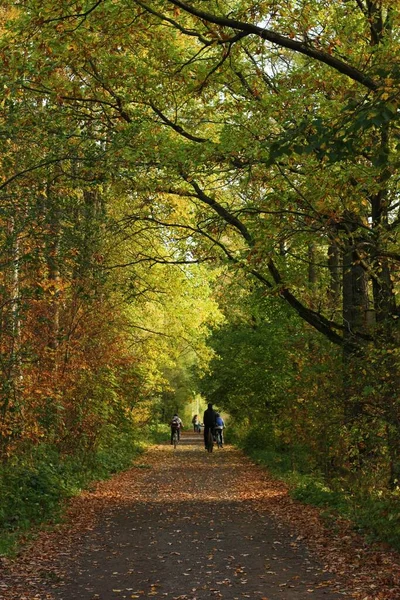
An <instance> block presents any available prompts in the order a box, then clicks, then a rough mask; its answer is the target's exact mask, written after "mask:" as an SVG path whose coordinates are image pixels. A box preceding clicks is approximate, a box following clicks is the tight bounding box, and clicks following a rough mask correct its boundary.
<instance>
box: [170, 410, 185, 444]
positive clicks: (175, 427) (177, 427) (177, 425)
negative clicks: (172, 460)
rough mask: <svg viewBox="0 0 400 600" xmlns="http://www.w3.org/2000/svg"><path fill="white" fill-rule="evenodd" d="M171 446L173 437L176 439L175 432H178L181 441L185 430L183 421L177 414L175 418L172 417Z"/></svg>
mask: <svg viewBox="0 0 400 600" xmlns="http://www.w3.org/2000/svg"><path fill="white" fill-rule="evenodd" d="M170 426H171V444H173V443H174V442H173V439H172V438H173V437H174V432H175V431H177V432H178V440H180V439H181V429H183V423H182V420H181V419H180V417H178V415H177V413H175V414H174V416H173V417H172V420H171V423H170Z"/></svg>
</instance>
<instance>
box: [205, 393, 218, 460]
mask: <svg viewBox="0 0 400 600" xmlns="http://www.w3.org/2000/svg"><path fill="white" fill-rule="evenodd" d="M216 414H217V413H216V412H215V410H214V409H213V405H212V404H211V402H210V403H209V404H208V405H207V410H205V411H204V415H203V423H204V446H205V449H206V450H207V439H208V432H209V431H210V429H211V433H212V434H213V435H214V429H215V421H216Z"/></svg>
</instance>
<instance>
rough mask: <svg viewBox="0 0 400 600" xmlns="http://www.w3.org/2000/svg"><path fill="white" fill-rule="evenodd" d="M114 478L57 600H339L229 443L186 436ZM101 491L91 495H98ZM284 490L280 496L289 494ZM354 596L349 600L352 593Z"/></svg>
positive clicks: (271, 493) (274, 492)
mask: <svg viewBox="0 0 400 600" xmlns="http://www.w3.org/2000/svg"><path fill="white" fill-rule="evenodd" d="M141 460H142V462H141V463H139V464H138V465H137V466H136V467H133V468H132V469H130V470H129V471H127V472H125V473H124V474H121V475H119V476H117V477H116V478H114V481H115V485H116V486H117V487H118V495H117V498H114V499H113V501H112V502H111V503H110V504H109V505H107V506H106V508H105V509H104V510H103V511H102V514H101V519H99V520H98V522H97V525H96V526H95V527H94V528H93V530H91V531H89V532H87V533H86V534H85V535H84V536H82V537H81V540H80V544H79V547H78V545H77V547H76V551H75V553H76V556H75V558H74V560H69V561H67V564H66V565H64V569H65V571H66V579H65V582H64V583H59V584H55V585H54V586H53V587H52V590H51V593H52V595H53V596H54V598H56V599H57V600H78V599H79V600H117V599H119V598H121V599H122V598H129V599H131V598H150V597H151V598H155V599H160V598H167V599H177V598H179V600H205V599H209V598H216V599H223V600H225V599H226V600H228V599H229V600H236V599H238V600H239V599H240V600H241V599H244V598H253V599H254V600H275V599H281V600H303V599H304V600H305V599H306V598H307V599H308V600H309V599H310V598H311V599H313V600H334V599H337V598H341V597H343V594H344V591H341V588H340V585H339V584H338V583H336V584H335V583H334V582H330V581H329V580H330V576H329V574H327V573H326V572H324V569H323V567H322V566H321V565H319V564H318V562H317V560H316V559H315V558H313V557H312V556H311V555H310V553H309V552H308V551H307V549H306V548H305V546H304V545H303V544H302V541H301V540H299V539H296V537H295V536H294V535H293V534H291V533H290V531H289V529H287V528H286V526H285V525H284V524H282V523H279V522H278V521H277V520H275V519H274V518H273V516H271V515H270V514H269V513H268V504H269V503H271V502H273V501H276V499H277V496H279V494H280V492H279V487H278V488H276V487H275V488H274V489H272V488H270V487H269V486H268V481H267V479H265V480H264V479H263V478H262V476H260V470H257V469H255V468H254V467H253V466H252V465H251V463H250V461H248V460H247V459H246V458H245V457H243V455H242V454H241V453H240V452H239V451H237V450H234V449H232V448H230V447H226V448H224V449H218V448H215V450H214V452H213V453H212V454H209V453H207V452H206V451H205V450H204V448H203V437H202V434H197V433H189V432H184V433H183V436H182V441H181V443H180V444H179V446H178V448H177V449H176V450H174V449H173V447H171V446H170V445H169V442H166V444H164V445H160V446H156V447H155V448H153V449H151V450H150V451H149V452H148V453H147V454H146V455H145V456H144V457H142V459H141ZM101 493H102V491H101V486H100V487H99V491H98V492H96V493H95V494H94V496H96V494H97V495H98V494H101ZM282 494H283V492H282ZM349 596H350V595H349V594H348V595H347V597H349Z"/></svg>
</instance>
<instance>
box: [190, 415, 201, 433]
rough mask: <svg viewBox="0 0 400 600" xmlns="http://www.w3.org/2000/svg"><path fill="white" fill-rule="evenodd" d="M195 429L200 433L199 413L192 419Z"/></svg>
mask: <svg viewBox="0 0 400 600" xmlns="http://www.w3.org/2000/svg"><path fill="white" fill-rule="evenodd" d="M192 425H193V431H195V432H198V433H200V420H199V415H194V417H193V419H192Z"/></svg>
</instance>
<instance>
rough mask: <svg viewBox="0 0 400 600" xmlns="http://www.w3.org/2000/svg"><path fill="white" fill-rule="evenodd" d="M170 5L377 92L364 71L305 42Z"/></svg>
mask: <svg viewBox="0 0 400 600" xmlns="http://www.w3.org/2000/svg"><path fill="white" fill-rule="evenodd" d="M168 2H169V3H170V4H173V5H174V6H176V7H178V8H181V9H182V10H184V11H185V12H187V13H189V14H191V15H193V16H194V17H198V18H199V19H202V20H204V21H207V22H209V23H214V24H215V25H220V26H221V27H228V28H229V29H234V30H235V31H242V32H243V33H246V34H247V35H251V34H253V35H257V36H258V37H260V38H261V39H263V40H267V41H268V42H271V43H272V44H276V45H277V46H281V47H282V48H288V49H289V50H293V51H294V52H298V53H299V54H303V55H305V56H309V57H310V58H314V59H315V60H317V61H318V62H320V63H323V64H326V65H328V66H330V67H332V68H333V69H335V70H336V71H338V72H339V73H342V74H343V75H346V76H347V77H350V79H352V80H353V81H357V82H358V83H360V84H361V85H363V86H364V87H366V88H368V89H370V90H376V89H377V88H378V84H377V82H375V81H374V80H373V79H371V78H370V77H368V76H367V75H364V73H362V71H360V70H359V69H357V68H356V67H353V66H351V65H349V64H347V63H346V62H344V61H342V60H339V59H338V58H336V57H334V56H332V55H331V54H329V53H328V52H324V51H323V50H317V49H316V48H313V47H312V46H310V45H308V44H307V43H304V42H299V41H297V40H294V39H291V38H288V37H285V36H284V35H281V34H280V33H276V32H275V31H271V30H270V29H266V28H263V27H259V26H258V25H253V24H251V23H246V22H244V21H237V20H236V19H230V18H229V17H223V16H218V15H214V14H211V13H208V12H205V11H203V10H199V9H197V8H194V7H193V6H189V5H188V4H186V3H185V2H181V0H168Z"/></svg>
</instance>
